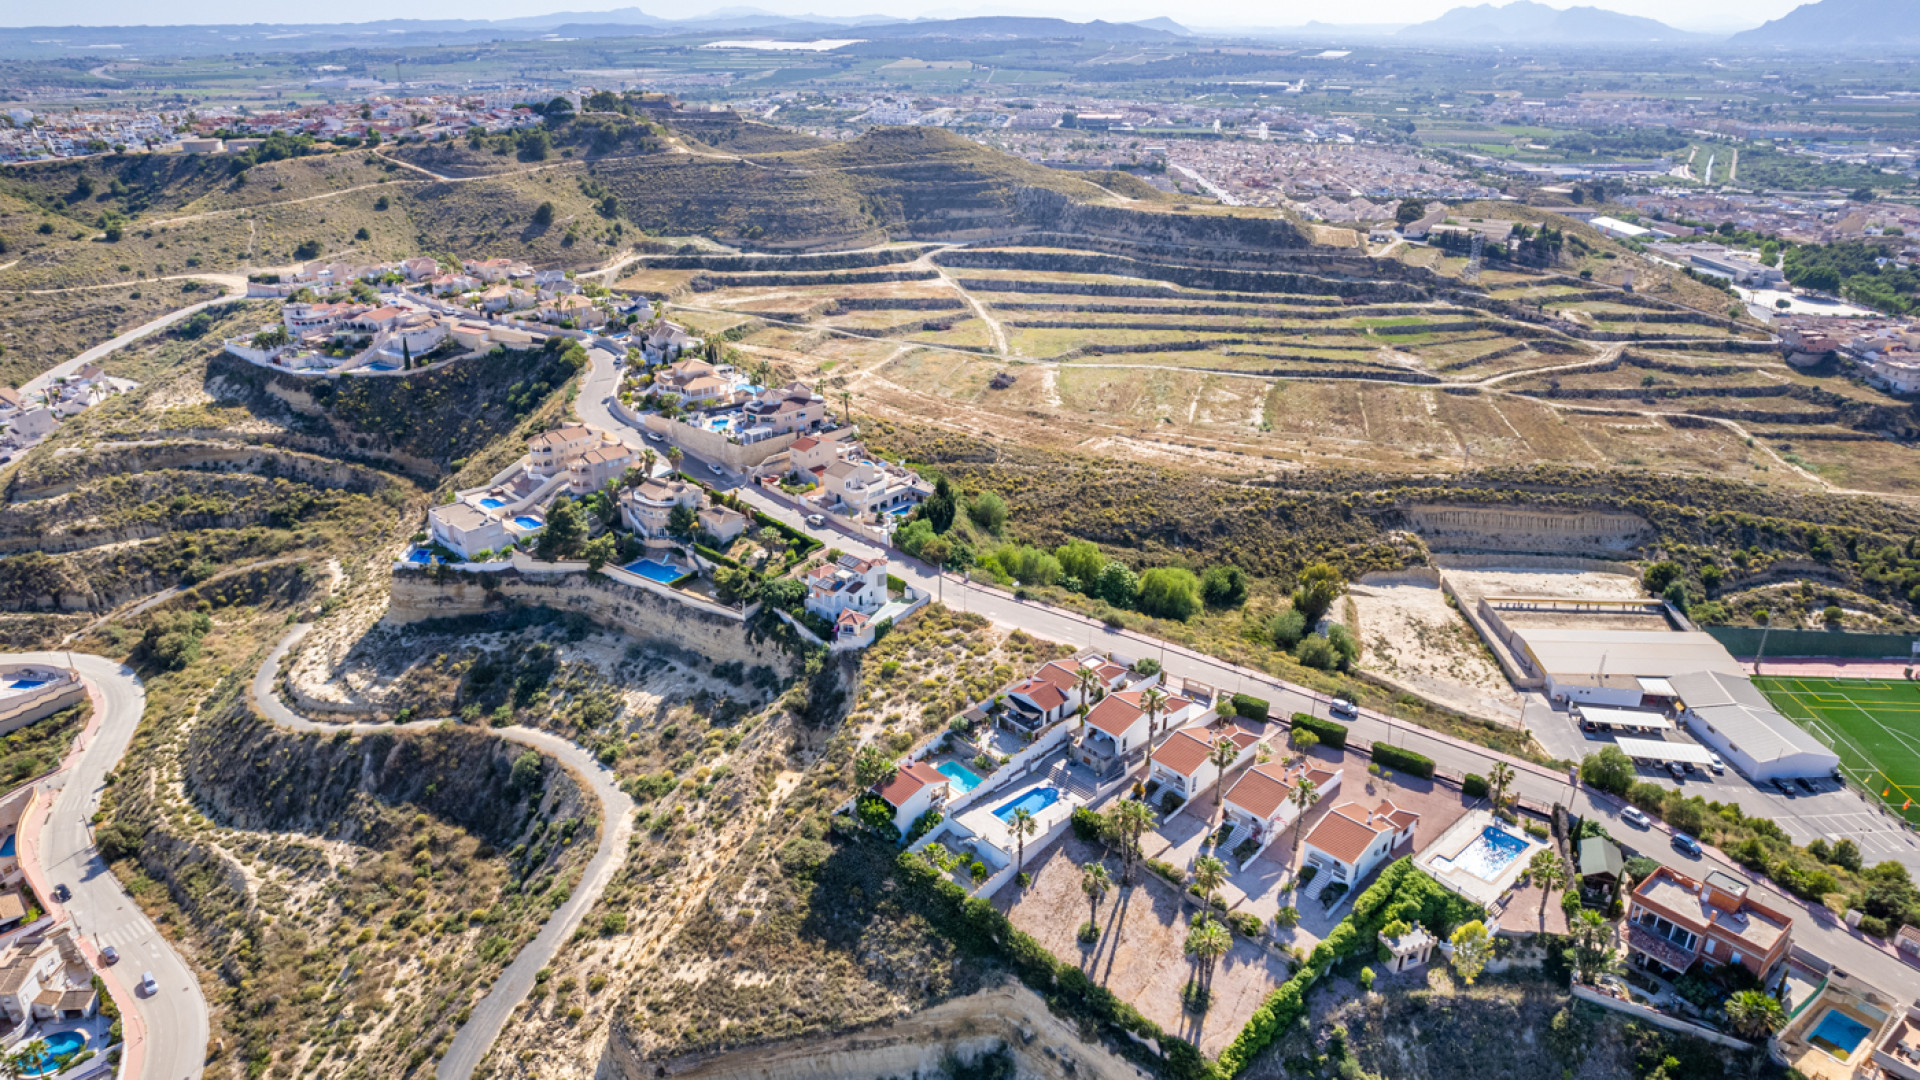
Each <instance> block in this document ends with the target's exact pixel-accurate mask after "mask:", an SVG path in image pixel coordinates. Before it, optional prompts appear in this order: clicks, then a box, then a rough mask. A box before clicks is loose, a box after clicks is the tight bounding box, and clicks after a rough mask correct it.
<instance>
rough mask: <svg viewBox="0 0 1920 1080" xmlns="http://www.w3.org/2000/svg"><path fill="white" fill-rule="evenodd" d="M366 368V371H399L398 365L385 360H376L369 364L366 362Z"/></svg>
mask: <svg viewBox="0 0 1920 1080" xmlns="http://www.w3.org/2000/svg"><path fill="white" fill-rule="evenodd" d="M367 370H368V371H399V370H400V365H399V364H389V363H387V362H386V361H385V360H377V361H375V362H373V363H371V364H368V365H367Z"/></svg>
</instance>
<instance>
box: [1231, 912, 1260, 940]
mask: <svg viewBox="0 0 1920 1080" xmlns="http://www.w3.org/2000/svg"><path fill="white" fill-rule="evenodd" d="M1227 925H1228V926H1231V927H1233V928H1234V929H1235V930H1237V931H1239V932H1240V935H1241V936H1242V937H1250V938H1253V937H1259V936H1260V930H1261V928H1262V926H1263V924H1262V923H1261V921H1260V916H1258V915H1254V914H1251V913H1249V912H1245V911H1229V912H1227Z"/></svg>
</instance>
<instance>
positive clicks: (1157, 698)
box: [1140, 685, 1169, 776]
mask: <svg viewBox="0 0 1920 1080" xmlns="http://www.w3.org/2000/svg"><path fill="white" fill-rule="evenodd" d="M1168 700H1169V697H1168V694H1167V692H1166V691H1165V690H1162V689H1160V687H1159V686H1157V685H1156V686H1149V687H1147V688H1146V689H1145V690H1143V691H1141V692H1140V711H1141V712H1144V713H1146V714H1147V772H1146V775H1148V776H1152V775H1153V740H1154V737H1155V736H1157V735H1159V734H1160V713H1161V711H1162V710H1164V709H1165V708H1166V707H1167V701H1168Z"/></svg>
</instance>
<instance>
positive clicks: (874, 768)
mask: <svg viewBox="0 0 1920 1080" xmlns="http://www.w3.org/2000/svg"><path fill="white" fill-rule="evenodd" d="M899 771H900V766H899V765H898V764H896V763H895V762H894V760H893V757H892V755H890V754H888V753H887V752H886V751H885V750H882V749H881V748H880V747H879V746H877V745H875V744H873V743H868V744H867V745H865V746H863V747H861V748H860V752H859V753H858V754H856V755H854V759H853V782H854V784H855V785H856V786H857V787H859V788H860V790H862V791H865V790H867V789H869V788H876V787H883V786H885V785H886V784H888V783H890V782H892V780H893V777H894V774H896V773H898V772H899Z"/></svg>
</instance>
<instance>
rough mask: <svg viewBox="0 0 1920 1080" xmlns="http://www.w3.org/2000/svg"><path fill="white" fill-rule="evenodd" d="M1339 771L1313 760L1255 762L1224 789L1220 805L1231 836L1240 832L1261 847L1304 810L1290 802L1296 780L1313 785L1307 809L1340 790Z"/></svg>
mask: <svg viewBox="0 0 1920 1080" xmlns="http://www.w3.org/2000/svg"><path fill="white" fill-rule="evenodd" d="M1341 773H1342V770H1341V769H1339V768H1328V767H1326V766H1325V765H1323V764H1321V763H1320V762H1317V761H1313V760H1308V761H1303V762H1298V763H1294V764H1287V763H1284V762H1278V761H1269V762H1266V763H1264V764H1260V765H1255V766H1254V767H1253V768H1251V769H1248V770H1247V771H1246V772H1245V773H1243V774H1242V775H1241V777H1240V779H1239V780H1238V781H1236V782H1235V783H1234V785H1233V787H1231V788H1229V789H1227V797H1226V801H1225V803H1224V804H1223V805H1224V806H1225V808H1226V819H1227V824H1229V825H1232V826H1233V834H1234V836H1239V835H1241V833H1242V832H1243V831H1244V832H1245V834H1246V835H1248V836H1251V837H1252V838H1253V839H1254V840H1255V841H1256V842H1257V843H1259V844H1260V845H1262V846H1265V845H1266V844H1268V843H1269V842H1271V841H1272V840H1273V838H1274V837H1276V836H1278V835H1280V834H1281V833H1282V832H1285V831H1286V829H1287V828H1288V827H1289V826H1291V825H1292V824H1293V822H1294V820H1295V819H1296V818H1298V817H1299V816H1300V815H1301V814H1303V813H1305V812H1306V811H1305V810H1302V809H1301V808H1300V807H1298V806H1295V805H1294V804H1293V793H1294V790H1295V789H1296V788H1298V787H1299V786H1300V781H1302V780H1307V781H1310V782H1311V783H1312V784H1313V790H1314V798H1313V802H1312V803H1311V804H1309V805H1308V807H1307V809H1308V810H1311V809H1312V808H1313V807H1314V806H1318V805H1319V804H1320V802H1321V800H1323V799H1326V798H1329V797H1330V796H1332V795H1333V794H1334V793H1335V792H1336V791H1339V790H1340V778H1341ZM1238 843H1239V841H1237V840H1235V841H1233V844H1234V845H1237V844H1238ZM1228 850H1232V847H1231V846H1229V847H1228Z"/></svg>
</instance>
